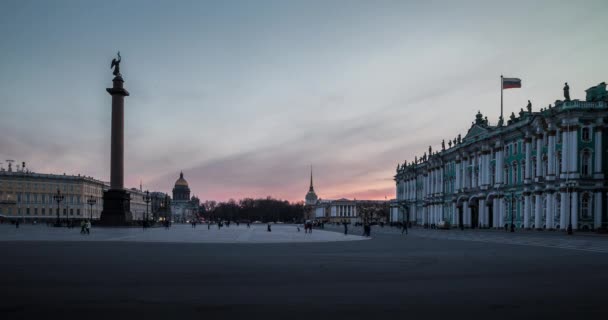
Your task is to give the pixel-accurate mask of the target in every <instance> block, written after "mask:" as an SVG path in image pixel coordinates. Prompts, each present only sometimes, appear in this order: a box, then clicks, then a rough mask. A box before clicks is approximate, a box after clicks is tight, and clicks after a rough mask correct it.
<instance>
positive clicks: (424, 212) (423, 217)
mask: <svg viewBox="0 0 608 320" xmlns="http://www.w3.org/2000/svg"><path fill="white" fill-rule="evenodd" d="M427 209H428V207H422V219H421V220H422V224H423V225H425V224H427V221H426V211H427Z"/></svg>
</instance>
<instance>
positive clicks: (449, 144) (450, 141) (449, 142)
mask: <svg viewBox="0 0 608 320" xmlns="http://www.w3.org/2000/svg"><path fill="white" fill-rule="evenodd" d="M451 147H452V140H448V148H451Z"/></svg>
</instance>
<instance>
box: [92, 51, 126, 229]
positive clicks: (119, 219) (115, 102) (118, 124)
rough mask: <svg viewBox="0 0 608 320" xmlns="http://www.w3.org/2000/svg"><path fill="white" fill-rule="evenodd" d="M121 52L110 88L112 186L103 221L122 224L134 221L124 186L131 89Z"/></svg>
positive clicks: (104, 207) (113, 65)
mask: <svg viewBox="0 0 608 320" xmlns="http://www.w3.org/2000/svg"><path fill="white" fill-rule="evenodd" d="M121 60H122V59H121V57H120V52H118V58H117V59H112V65H111V66H110V68H114V72H113V74H114V80H112V82H113V87H112V88H107V89H106V91H108V93H109V94H110V95H111V96H112V138H111V139H112V140H111V144H112V145H111V156H110V189H109V190H107V191H105V192H104V193H103V211H102V212H101V221H100V222H101V224H102V225H107V226H121V225H128V224H130V223H131V219H132V216H131V203H130V195H129V193H128V192H127V191H126V190H125V189H124V147H125V145H124V125H125V112H124V108H125V97H126V96H128V95H129V92H128V91H127V90H125V88H124V87H123V83H124V80H123V79H122V75H121V74H120V61H121Z"/></svg>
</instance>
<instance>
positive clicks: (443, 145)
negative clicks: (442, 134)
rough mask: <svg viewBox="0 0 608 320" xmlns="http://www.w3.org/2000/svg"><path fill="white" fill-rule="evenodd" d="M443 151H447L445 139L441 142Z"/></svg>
mask: <svg viewBox="0 0 608 320" xmlns="http://www.w3.org/2000/svg"><path fill="white" fill-rule="evenodd" d="M441 150H445V139H443V140H441Z"/></svg>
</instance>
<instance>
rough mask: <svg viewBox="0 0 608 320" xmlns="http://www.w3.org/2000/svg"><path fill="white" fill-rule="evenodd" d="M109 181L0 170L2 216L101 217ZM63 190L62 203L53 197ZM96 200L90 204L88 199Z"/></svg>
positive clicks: (31, 218)
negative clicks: (104, 193) (104, 194)
mask: <svg viewBox="0 0 608 320" xmlns="http://www.w3.org/2000/svg"><path fill="white" fill-rule="evenodd" d="M107 186H108V184H107V183H106V182H102V181H99V180H96V179H93V178H91V177H86V176H80V175H78V176H73V175H56V174H41V173H33V172H29V171H12V170H10V171H9V170H3V171H0V218H1V219H4V220H12V221H14V220H21V221H23V220H31V221H33V220H36V221H41V222H42V221H53V222H54V221H56V220H57V210H59V217H60V219H61V220H62V221H66V220H69V219H75V220H82V219H90V218H92V219H94V220H96V219H99V216H100V214H101V211H102V210H103V191H104V190H106V189H107ZM57 190H60V191H61V195H63V196H64V198H63V201H61V202H60V203H59V206H58V204H57V202H56V201H55V199H54V198H53V197H54V196H55V195H56V194H57ZM89 199H93V200H95V204H94V205H93V206H90V205H89V204H88V200H89Z"/></svg>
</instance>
